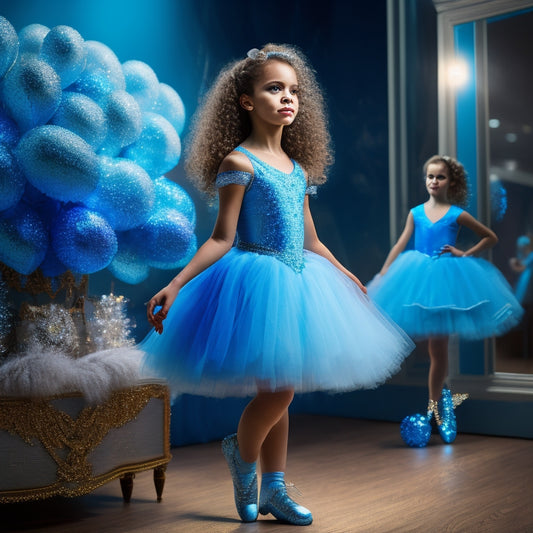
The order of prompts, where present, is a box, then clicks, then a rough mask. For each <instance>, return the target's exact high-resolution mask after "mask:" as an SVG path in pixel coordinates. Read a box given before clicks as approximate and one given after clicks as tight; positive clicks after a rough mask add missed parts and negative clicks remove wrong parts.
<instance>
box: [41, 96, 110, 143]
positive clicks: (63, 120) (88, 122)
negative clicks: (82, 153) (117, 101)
mask: <svg viewBox="0 0 533 533" xmlns="http://www.w3.org/2000/svg"><path fill="white" fill-rule="evenodd" d="M48 123H49V124H55V125H56V126H61V127H63V128H66V129H67V130H70V131H72V132H73V133H76V134H77V135H79V136H80V137H81V138H82V139H83V140H84V141H85V142H87V143H88V144H90V145H91V146H92V148H93V149H95V150H96V149H97V148H98V147H99V146H100V145H101V144H102V142H103V141H104V139H105V137H106V134H107V122H106V118H105V115H104V112H103V111H102V108H101V107H100V106H99V105H98V104H97V103H96V102H95V101H94V100H91V98H89V97H88V96H85V95H84V94H81V93H73V92H69V91H63V98H62V99H61V103H60V104H59V107H58V108H57V111H56V112H55V113H54V115H53V116H52V118H51V119H50V120H49V121H48Z"/></svg>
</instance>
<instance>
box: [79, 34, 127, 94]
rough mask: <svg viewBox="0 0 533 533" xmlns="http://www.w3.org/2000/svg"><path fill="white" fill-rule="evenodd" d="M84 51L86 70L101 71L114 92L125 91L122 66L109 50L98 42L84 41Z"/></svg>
mask: <svg viewBox="0 0 533 533" xmlns="http://www.w3.org/2000/svg"><path fill="white" fill-rule="evenodd" d="M85 51H86V53H87V65H86V67H85V68H86V69H89V70H94V69H99V70H100V71H103V72H104V73H105V75H106V77H107V79H108V80H109V83H110V85H111V87H112V88H113V90H114V91H118V90H121V91H124V90H126V79H125V78H124V73H123V72H122V65H121V64H120V61H119V60H118V58H117V56H116V55H115V53H114V52H113V51H112V50H111V48H109V47H108V46H106V45H105V44H103V43H100V42H98V41H85Z"/></svg>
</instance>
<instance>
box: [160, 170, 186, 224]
mask: <svg viewBox="0 0 533 533" xmlns="http://www.w3.org/2000/svg"><path fill="white" fill-rule="evenodd" d="M154 185H155V210H158V209H164V208H167V207H169V208H172V209H176V210H178V211H179V212H180V213H181V214H182V215H184V216H185V217H186V218H187V220H188V221H189V222H190V223H191V225H192V226H193V227H194V226H195V225H196V209H195V207H194V202H193V201H192V198H191V197H190V196H189V194H188V193H187V191H186V190H185V189H184V188H183V187H181V186H180V185H178V184H177V183H176V182H175V181H172V180H170V179H168V178H166V177H165V176H161V177H159V178H156V179H155V180H154Z"/></svg>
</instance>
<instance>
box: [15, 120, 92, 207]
mask: <svg viewBox="0 0 533 533" xmlns="http://www.w3.org/2000/svg"><path fill="white" fill-rule="evenodd" d="M15 153H16V156H17V159H18V161H19V164H20V165H21V167H22V169H23V171H24V173H25V175H26V178H27V179H28V181H29V182H30V183H31V184H32V185H34V186H35V187H36V188H37V189H39V190H40V191H42V192H44V193H45V194H47V195H48V196H51V197H52V198H55V199H56V200H61V201H64V202H68V201H71V202H77V201H80V200H83V199H84V198H86V197H87V196H88V195H89V194H90V193H91V192H93V191H94V190H95V189H96V185H97V184H98V179H99V177H100V164H99V161H98V156H97V155H96V154H95V153H94V151H93V150H92V148H91V147H90V146H89V145H88V144H87V143H86V142H85V141H84V140H83V139H82V138H81V137H79V136H78V135H76V134H75V133H72V132H71V131H69V130H67V129H65V128H61V127H60V126H53V125H47V126H40V127H38V128H34V129H32V130H31V131H29V132H28V133H26V134H25V135H24V137H23V138H22V139H21V140H20V142H19V144H18V146H17V149H16V152H15Z"/></svg>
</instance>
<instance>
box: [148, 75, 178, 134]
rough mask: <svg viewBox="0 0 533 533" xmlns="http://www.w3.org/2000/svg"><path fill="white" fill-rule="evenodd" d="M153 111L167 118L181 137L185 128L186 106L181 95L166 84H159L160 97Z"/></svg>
mask: <svg viewBox="0 0 533 533" xmlns="http://www.w3.org/2000/svg"><path fill="white" fill-rule="evenodd" d="M151 111H153V112H154V113H159V114H160V115H161V116H163V117H165V118H166V119H167V120H168V121H169V122H170V123H171V124H172V125H173V126H174V128H175V130H176V133H177V134H178V135H181V134H182V132H183V128H184V127H185V106H184V105H183V101H182V99H181V97H180V95H179V94H178V93H177V92H176V91H175V90H174V89H173V88H172V87H171V86H170V85H167V84H166V83H160V84H159V95H158V96H157V100H156V101H155V104H154V105H153V107H152V109H151Z"/></svg>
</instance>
